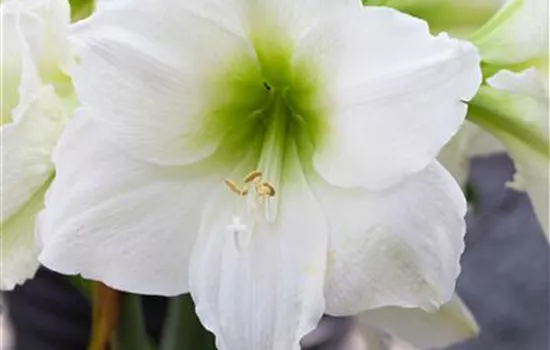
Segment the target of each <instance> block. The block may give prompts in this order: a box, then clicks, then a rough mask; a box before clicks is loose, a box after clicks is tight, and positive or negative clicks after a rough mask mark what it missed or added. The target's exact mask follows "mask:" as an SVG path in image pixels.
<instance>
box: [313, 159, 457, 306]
mask: <svg viewBox="0 0 550 350" xmlns="http://www.w3.org/2000/svg"><path fill="white" fill-rule="evenodd" d="M312 186H313V187H312V188H314V189H315V192H316V194H317V196H318V198H319V201H320V203H321V204H322V205H323V207H324V209H325V212H326V215H327V217H328V218H329V220H330V225H331V236H330V242H331V245H330V253H329V256H330V258H329V264H328V281H327V283H326V286H325V297H326V303H327V313H329V314H331V315H353V314H356V313H358V312H359V311H362V310H366V309H372V308H378V307H383V306H402V307H420V308H423V309H426V310H435V309H436V308H437V307H438V306H439V305H441V304H443V303H446V302H447V301H449V300H450V298H451V296H452V293H453V291H454V286H455V280H456V278H457V276H458V274H459V272H460V264H459V259H460V255H461V254H462V251H463V249H464V242H463V237H464V233H465V222H464V214H465V212H466V203H465V200H464V196H463V194H462V192H461V190H460V188H459V186H458V185H457V183H456V182H455V181H454V180H453V178H452V177H451V176H450V174H448V173H447V172H446V171H445V170H444V169H443V167H442V166H441V165H439V164H438V163H436V162H434V163H432V164H431V165H430V166H429V167H428V168H426V169H425V170H423V171H422V172H420V173H418V174H415V175H414V176H412V177H411V178H409V179H407V180H406V181H405V182H404V183H403V184H401V185H399V186H396V187H395V188H391V189H388V190H385V191H381V192H371V191H368V190H360V189H353V190H351V189H350V190H345V189H340V188H337V187H332V186H330V185H328V184H326V183H323V182H322V180H320V179H317V180H316V181H315V185H312Z"/></svg>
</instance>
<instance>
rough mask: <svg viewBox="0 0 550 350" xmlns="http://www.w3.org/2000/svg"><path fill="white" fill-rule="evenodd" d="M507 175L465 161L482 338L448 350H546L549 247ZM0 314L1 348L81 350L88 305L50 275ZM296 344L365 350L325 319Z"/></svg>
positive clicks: (393, 349) (343, 326)
mask: <svg viewBox="0 0 550 350" xmlns="http://www.w3.org/2000/svg"><path fill="white" fill-rule="evenodd" d="M513 172H514V169H513V165H512V163H511V162H510V160H509V159H508V158H507V157H506V156H504V155H497V156H491V157H484V158H476V159H473V161H472V166H471V170H470V175H469V185H468V190H467V193H468V196H469V197H470V199H471V201H472V205H471V208H470V212H469V214H468V217H467V220H468V233H467V235H466V245H467V249H466V252H465V253H464V255H463V258H462V274H461V275H460V278H459V280H458V285H457V289H458V293H459V294H460V296H461V297H462V299H463V300H464V302H465V303H466V304H467V305H468V306H469V308H470V309H471V311H472V312H473V314H474V316H475V318H476V319H477V321H478V323H479V325H480V328H481V333H480V335H479V336H478V337H477V338H475V339H471V340H468V341H466V342H464V343H461V344H456V345H453V346H452V347H450V348H448V350H547V349H550V290H549V276H550V267H549V266H550V265H549V262H550V261H549V256H550V254H549V253H550V249H549V245H548V243H547V240H546V238H545V237H544V235H543V233H542V230H541V228H540V227H539V225H538V223H537V220H536V218H535V216H534V214H533V210H532V208H531V205H530V203H529V200H528V198H527V196H526V195H525V194H523V193H519V192H516V191H514V190H512V189H508V188H506V186H505V184H506V183H507V182H508V181H510V180H511V179H512V174H513ZM6 306H7V308H6ZM165 306H166V300H165V299H163V298H154V297H148V298H144V307H145V310H146V311H145V312H146V315H147V326H148V330H149V333H150V334H151V336H152V337H153V338H155V337H158V335H159V333H160V329H161V327H162V323H163V318H164V309H165ZM1 310H2V316H1V317H2V321H1V324H2V325H1V327H2V328H1V335H2V337H1V338H2V339H1V340H2V342H1V349H2V350H86V347H87V341H88V337H89V328H90V317H91V311H90V305H89V303H88V301H87V300H86V298H84V296H83V295H82V294H81V293H80V292H79V291H77V290H76V289H75V288H74V287H73V286H72V285H71V284H70V283H69V282H68V281H67V280H66V279H65V278H63V277H61V276H59V275H57V274H55V273H53V272H50V271H46V270H40V271H39V272H38V274H37V276H36V278H35V279H34V280H31V281H29V282H28V283H26V284H25V285H24V286H22V287H19V288H16V290H14V291H13V292H11V293H7V294H4V295H3V302H2V309H1ZM6 311H8V312H6ZM7 316H9V320H8V317H7ZM383 340H384V344H382V345H383V348H386V349H388V350H411V348H410V347H409V346H407V344H404V343H401V342H399V341H398V340H396V339H391V338H390V337H389V336H388V337H386V338H384V339H383ZM303 345H304V349H311V350H313V349H315V350H367V347H366V343H365V341H364V340H363V338H362V335H361V334H360V332H359V331H358V329H357V328H356V325H355V324H354V322H353V319H337V318H326V319H325V320H323V322H322V323H321V324H320V326H319V328H318V329H317V330H316V331H315V332H313V333H312V334H310V335H309V336H307V337H306V338H305V339H304V342H303ZM201 350H202V349H201ZM370 350H381V349H370Z"/></svg>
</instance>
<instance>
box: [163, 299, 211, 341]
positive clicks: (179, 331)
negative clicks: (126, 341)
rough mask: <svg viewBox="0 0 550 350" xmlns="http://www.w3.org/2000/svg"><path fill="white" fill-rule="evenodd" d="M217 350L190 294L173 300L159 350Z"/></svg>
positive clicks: (171, 300)
mask: <svg viewBox="0 0 550 350" xmlns="http://www.w3.org/2000/svg"><path fill="white" fill-rule="evenodd" d="M197 349H200V350H215V349H216V346H215V343H214V336H213V335H212V334H211V333H209V332H208V331H207V330H206V329H204V327H203V326H202V325H201V323H200V321H199V319H198V317H197V315H196V314H195V305H194V303H193V300H192V299H191V297H190V296H189V294H186V295H182V296H179V297H175V298H171V299H170V302H169V304H168V317H167V319H166V321H165V325H164V330H163V334H162V340H161V343H160V347H159V350H197Z"/></svg>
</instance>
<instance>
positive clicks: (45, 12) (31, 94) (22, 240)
mask: <svg viewBox="0 0 550 350" xmlns="http://www.w3.org/2000/svg"><path fill="white" fill-rule="evenodd" d="M0 14H1V17H2V31H1V33H2V38H1V43H2V56H1V62H0V64H1V74H2V77H1V79H0V80H1V82H2V86H1V89H2V96H1V105H2V106H1V121H2V122H1V129H0V132H1V138H2V178H1V183H2V203H1V213H0V214H1V217H0V220H1V225H2V227H1V233H0V239H1V241H2V252H1V257H2V261H1V263H2V278H1V282H0V289H11V288H13V287H14V286H15V284H18V283H21V282H23V281H24V280H25V279H27V278H29V277H31V276H32V275H33V274H34V272H35V271H36V268H37V267H38V261H37V259H36V258H37V251H36V248H35V243H34V217H35V215H36V214H37V213H38V211H39V210H41V209H42V207H43V197H44V192H45V191H46V189H47V187H48V185H49V183H50V181H51V179H52V177H53V174H54V168H53V162H52V161H51V158H50V157H51V152H52V150H53V148H54V146H55V144H56V142H57V140H58V138H59V136H60V133H61V130H62V129H63V126H64V124H65V122H66V121H67V119H68V117H69V115H70V110H71V109H72V107H73V105H74V97H73V95H72V86H71V82H70V78H69V77H68V76H67V75H66V70H67V68H68V67H69V65H70V64H71V56H70V50H69V44H68V39H67V32H68V25H69V5H68V3H67V2H66V1H62V0H28V1H8V2H5V3H2V4H1V5H0Z"/></svg>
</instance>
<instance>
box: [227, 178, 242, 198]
mask: <svg viewBox="0 0 550 350" xmlns="http://www.w3.org/2000/svg"><path fill="white" fill-rule="evenodd" d="M223 183H224V184H225V186H227V188H228V189H229V190H230V191H231V192H233V193H236V194H238V195H241V192H242V191H241V189H240V188H239V186H237V184H236V183H235V181H233V180H229V179H226V180H223Z"/></svg>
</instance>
